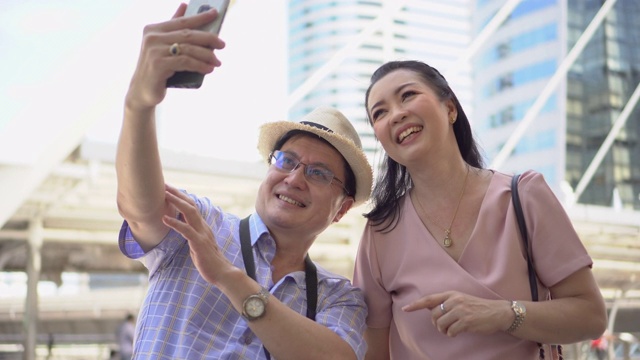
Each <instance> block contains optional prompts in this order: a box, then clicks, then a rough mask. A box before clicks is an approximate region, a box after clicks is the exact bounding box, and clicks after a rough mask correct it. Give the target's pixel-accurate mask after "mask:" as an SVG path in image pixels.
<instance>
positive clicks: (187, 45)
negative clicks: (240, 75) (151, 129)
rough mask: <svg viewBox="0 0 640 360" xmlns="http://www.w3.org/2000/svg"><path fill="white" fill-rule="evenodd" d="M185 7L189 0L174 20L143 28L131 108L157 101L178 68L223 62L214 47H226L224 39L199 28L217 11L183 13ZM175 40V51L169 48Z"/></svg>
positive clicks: (206, 69)
mask: <svg viewBox="0 0 640 360" xmlns="http://www.w3.org/2000/svg"><path fill="white" fill-rule="evenodd" d="M185 10H186V4H181V5H180V6H179V7H178V9H177V10H176V13H175V14H174V15H173V17H172V19H171V20H169V21H166V22H163V23H159V24H152V25H147V26H146V27H145V28H144V33H143V39H142V48H141V50H140V57H139V58H138V64H137V66H136V70H135V72H134V74H133V78H132V79H131V83H130V85H129V91H128V93H127V98H126V104H127V107H128V108H129V110H134V111H145V110H149V109H151V108H153V107H154V106H156V105H158V104H159V103H160V102H161V101H162V100H163V99H164V97H165V95H166V92H167V89H166V83H167V79H168V78H169V77H170V76H171V75H173V74H174V73H175V72H176V71H194V72H199V73H202V74H208V73H211V72H212V71H213V70H214V69H215V68H216V67H218V66H220V65H221V63H220V60H218V58H217V57H216V56H215V54H214V52H213V50H215V49H222V48H224V46H225V44H224V42H223V41H222V40H220V39H219V38H218V36H217V35H215V34H212V33H209V32H206V31H200V30H198V28H200V27H201V26H203V25H205V24H207V23H210V22H211V21H213V20H214V19H215V18H216V16H218V13H217V11H216V10H209V11H206V12H203V13H200V14H197V15H194V16H189V17H184V13H185ZM173 44H178V51H177V52H176V54H175V55H174V54H172V52H171V51H170V49H171V46H172V45H173Z"/></svg>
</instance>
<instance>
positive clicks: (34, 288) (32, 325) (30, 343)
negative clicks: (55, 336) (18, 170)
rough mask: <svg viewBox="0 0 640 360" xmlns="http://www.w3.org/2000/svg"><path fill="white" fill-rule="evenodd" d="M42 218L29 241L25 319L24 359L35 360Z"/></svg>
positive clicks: (34, 224)
mask: <svg viewBox="0 0 640 360" xmlns="http://www.w3.org/2000/svg"><path fill="white" fill-rule="evenodd" d="M43 233H44V231H43V226H42V217H41V216H40V215H37V216H34V217H33V218H32V219H31V222H30V224H29V237H28V239H27V299H26V302H25V307H24V309H25V311H24V318H23V333H24V359H25V360H35V358H36V346H37V340H38V281H39V280H40V271H41V268H42V257H41V253H40V251H41V249H42V240H43V239H42V238H43Z"/></svg>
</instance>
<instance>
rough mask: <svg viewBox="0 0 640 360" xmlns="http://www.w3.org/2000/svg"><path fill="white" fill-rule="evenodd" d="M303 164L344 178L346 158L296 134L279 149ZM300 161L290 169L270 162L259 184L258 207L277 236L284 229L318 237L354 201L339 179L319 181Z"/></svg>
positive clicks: (317, 141)
mask: <svg viewBox="0 0 640 360" xmlns="http://www.w3.org/2000/svg"><path fill="white" fill-rule="evenodd" d="M280 151H283V152H286V153H287V154H288V155H291V156H293V157H295V158H296V159H297V160H298V161H300V162H301V163H304V164H309V165H311V164H313V165H319V166H323V167H325V168H326V169H328V170H330V171H331V172H332V173H333V174H334V175H335V179H337V180H339V181H341V182H344V181H345V170H344V167H345V165H344V164H345V161H344V159H343V158H342V156H341V155H340V153H339V152H338V151H337V150H336V149H335V148H333V147H332V146H330V145H328V144H326V143H325V142H323V141H320V140H318V139H314V138H312V137H309V136H304V135H296V136H294V137H292V138H291V139H289V140H288V141H287V142H286V143H285V144H284V145H283V146H282V148H281V149H280ZM304 172H305V166H304V165H302V164H300V165H299V166H298V167H297V168H296V169H295V170H294V171H293V172H290V173H287V172H284V171H282V170H279V169H278V168H276V166H275V165H271V166H270V167H269V170H268V172H267V176H266V178H265V179H264V181H263V182H262V184H261V185H260V189H259V191H258V197H257V200H256V210H257V212H258V214H260V217H261V218H262V220H263V221H264V222H265V224H266V225H267V227H268V228H269V231H270V232H271V233H272V234H273V235H274V236H275V237H276V239H277V237H278V233H280V232H282V231H292V232H296V231H298V232H300V233H301V235H302V236H305V237H308V236H313V237H315V236H316V235H318V234H319V233H321V232H322V231H323V230H324V229H326V228H327V227H328V226H329V225H330V224H331V223H332V222H334V221H338V220H339V219H340V218H341V217H342V216H343V215H344V214H345V213H346V212H347V210H349V208H350V207H351V205H353V198H352V197H348V196H347V195H346V194H345V192H344V190H343V189H342V187H341V186H340V185H339V183H338V182H335V181H334V182H332V183H330V184H320V183H318V182H315V181H312V180H310V179H308V178H307V177H305V174H304Z"/></svg>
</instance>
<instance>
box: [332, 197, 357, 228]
mask: <svg viewBox="0 0 640 360" xmlns="http://www.w3.org/2000/svg"><path fill="white" fill-rule="evenodd" d="M354 202H355V200H354V199H353V196H345V198H344V200H343V201H342V205H340V210H338V213H337V214H336V216H335V217H334V218H333V222H334V223H335V222H338V221H340V219H342V217H343V216H344V214H346V213H347V211H349V209H351V207H352V206H353V203H354Z"/></svg>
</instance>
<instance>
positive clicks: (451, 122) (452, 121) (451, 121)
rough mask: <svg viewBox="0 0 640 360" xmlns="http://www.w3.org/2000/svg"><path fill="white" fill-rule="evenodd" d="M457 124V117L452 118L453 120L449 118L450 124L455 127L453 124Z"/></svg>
mask: <svg viewBox="0 0 640 360" xmlns="http://www.w3.org/2000/svg"><path fill="white" fill-rule="evenodd" d="M455 122H456V118H455V116H451V118H449V123H450V124H451V125H453V123H455Z"/></svg>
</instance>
